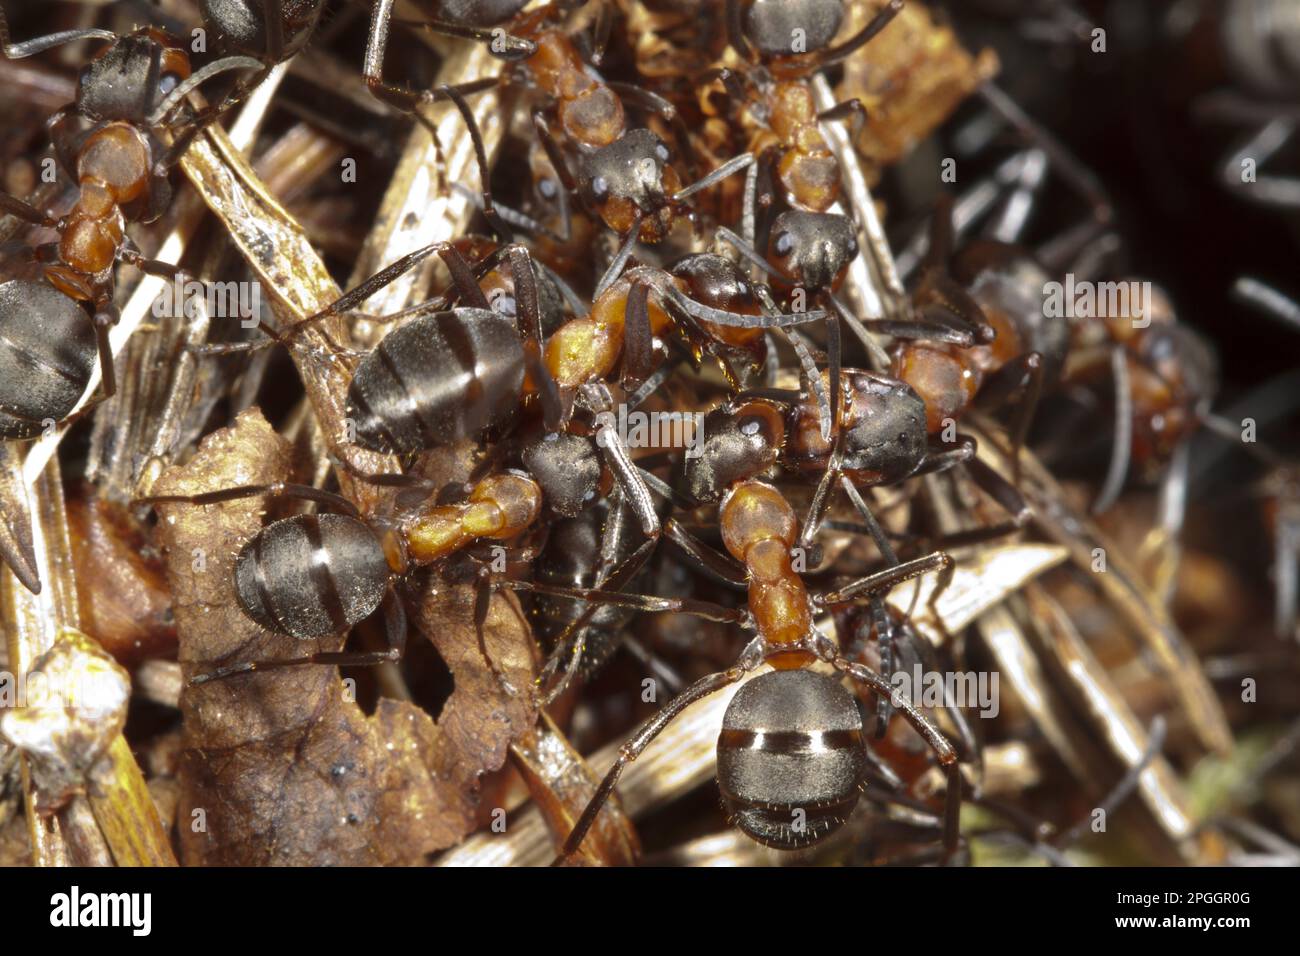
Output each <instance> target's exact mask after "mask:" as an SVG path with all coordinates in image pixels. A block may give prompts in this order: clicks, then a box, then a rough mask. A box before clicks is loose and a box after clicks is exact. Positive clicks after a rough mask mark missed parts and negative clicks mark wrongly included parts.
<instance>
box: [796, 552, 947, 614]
mask: <svg viewBox="0 0 1300 956" xmlns="http://www.w3.org/2000/svg"><path fill="white" fill-rule="evenodd" d="M956 570H957V565H956V562H954V561H953V559H952V557H951V555H949V554H948V553H947V552H946V551H935V552H933V553H931V554H927V555H924V556H923V557H920V558H913V559H912V560H911V561H903V562H901V563H899V564H896V565H894V566H893V567H889V568H885V569H884V570H882V571H876V572H875V573H874V574H868V575H867V576H865V577H862V578H859V579H858V580H856V581H854V582H852V583H850V584H846V585H845V586H844V587H842V588H839V589H837V590H835V591H831V592H829V593H827V594H822V595H819V596H818V597H816V598H815V601H816V603H817V604H819V605H821V606H822V607H829V606H831V605H833V604H846V603H848V602H850V601H853V600H855V599H856V598H859V597H863V596H868V597H870V596H874V595H877V594H883V593H885V592H887V591H890V590H892V589H893V588H895V587H897V586H898V585H900V584H902V583H903V582H904V581H910V580H912V579H913V578H919V577H920V576H921V575H923V574H927V573H929V572H931V571H937V572H938V580H937V581H936V582H935V586H934V591H933V592H932V593H931V594H930V598H929V600H928V601H926V605H927V606H928V607H929V608H930V611H931V613H933V614H934V616H935V619H936V620H941V618H940V616H939V607H938V602H939V596H940V595H941V594H943V592H944V591H946V590H947V589H948V585H949V584H951V583H952V576H953V574H954V573H955V572H956Z"/></svg>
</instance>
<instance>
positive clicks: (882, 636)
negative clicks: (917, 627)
mask: <svg viewBox="0 0 1300 956" xmlns="http://www.w3.org/2000/svg"><path fill="white" fill-rule="evenodd" d="M871 624H872V626H873V628H874V629H875V632H876V651H877V653H878V654H879V655H880V672H881V674H883V675H884V677H885V679H886V680H887V681H889V682H890V684H891V685H892V684H893V681H894V618H893V616H892V615H891V614H890V613H889V609H888V608H886V607H885V602H884V601H882V600H880V598H879V597H873V598H872V599H871ZM893 713H894V710H893V698H892V696H891V697H887V696H885V695H884V694H877V695H876V739H877V740H882V739H884V736H885V732H886V731H887V730H888V729H889V718H890V717H891V716H893Z"/></svg>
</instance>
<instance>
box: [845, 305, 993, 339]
mask: <svg viewBox="0 0 1300 956" xmlns="http://www.w3.org/2000/svg"><path fill="white" fill-rule="evenodd" d="M941 311H942V312H945V313H946V312H947V311H948V310H947V309H944V308H943V307H936V306H932V305H931V306H924V307H923V308H921V309H920V310H919V314H920V316H921V318H920V319H863V320H860V321H861V322H862V326H863V328H866V329H869V330H871V331H872V332H876V333H879V334H880V335H888V336H890V337H892V338H896V339H908V340H915V339H922V340H925V341H928V342H948V343H951V344H952V345H958V346H961V347H963V348H970V347H972V346H974V345H975V344H976V339H975V335H974V334H973V333H972V332H970V331H969V330H968V329H963V328H959V327H957V326H956V325H955V323H953V322H950V321H947V320H946V318H943V317H940V316H939V315H938V313H939V312H941Z"/></svg>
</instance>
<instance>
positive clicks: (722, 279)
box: [669, 252, 762, 315]
mask: <svg viewBox="0 0 1300 956" xmlns="http://www.w3.org/2000/svg"><path fill="white" fill-rule="evenodd" d="M669 271H670V272H671V273H672V274H673V275H674V276H676V277H677V278H679V279H684V280H686V287H687V295H688V296H689V297H690V298H692V299H694V300H695V301H696V302H699V303H701V304H703V305H707V306H709V307H710V308H714V309H721V310H722V311H724V312H738V313H740V314H742V315H758V314H759V313H760V312H761V311H762V309H761V307H760V304H759V301H758V297H757V296H756V295H755V294H754V286H753V285H752V284H751V283H750V281H749V280H748V279H747V278H745V276H744V275H742V274H741V272H740V270H739V269H737V268H736V264H735V263H734V262H732V261H731V260H730V259H728V258H727V257H726V256H720V255H717V254H715V253H712V252H696V253H692V254H690V255H688V256H683V257H682V258H681V259H678V260H677V261H676V262H675V263H673V265H672V267H671V268H670V269H669Z"/></svg>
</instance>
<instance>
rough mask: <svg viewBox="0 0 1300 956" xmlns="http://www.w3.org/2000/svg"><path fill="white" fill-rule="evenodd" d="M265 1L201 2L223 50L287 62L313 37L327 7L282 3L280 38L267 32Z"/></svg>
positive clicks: (316, 0)
mask: <svg viewBox="0 0 1300 956" xmlns="http://www.w3.org/2000/svg"><path fill="white" fill-rule="evenodd" d="M266 6H267V5H266V4H265V3H264V2H263V0H200V3H199V12H200V14H201V16H202V17H203V22H204V23H205V24H207V25H208V26H209V27H210V28H211V29H212V31H213V32H214V33H215V34H216V35H217V41H218V43H219V44H220V45H221V47H222V48H224V49H226V50H229V51H231V52H238V53H242V54H244V55H245V56H252V57H259V58H261V57H266V58H269V59H287V58H288V57H290V56H292V55H293V54H295V53H297V52H298V50H299V49H301V48H302V47H303V46H304V45H305V44H306V43H307V40H308V38H310V37H311V34H312V31H314V30H315V29H316V23H317V22H318V21H319V20H320V16H321V11H322V10H324V8H325V4H324V3H323V2H322V0H280V2H279V3H278V4H275V6H276V7H278V10H277V12H278V14H279V19H280V23H279V28H278V31H279V36H278V39H275V40H273V34H274V33H275V28H273V29H272V30H271V31H268V30H267V23H266V17H265V15H264V13H263V10H264V9H265V8H266Z"/></svg>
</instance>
